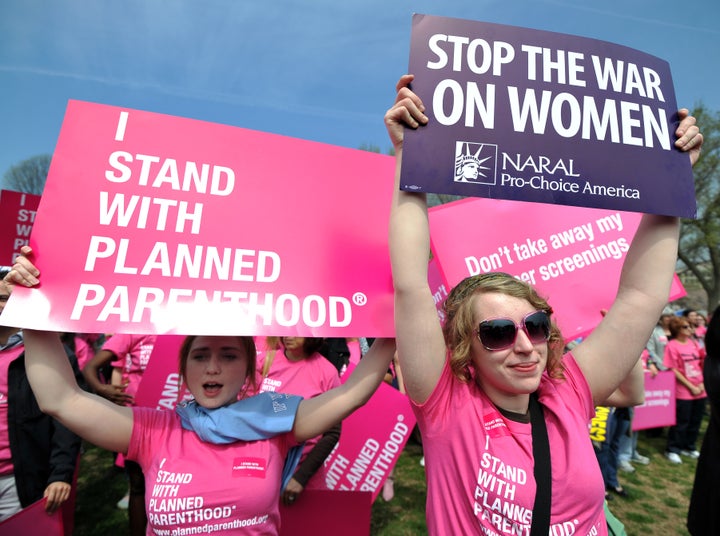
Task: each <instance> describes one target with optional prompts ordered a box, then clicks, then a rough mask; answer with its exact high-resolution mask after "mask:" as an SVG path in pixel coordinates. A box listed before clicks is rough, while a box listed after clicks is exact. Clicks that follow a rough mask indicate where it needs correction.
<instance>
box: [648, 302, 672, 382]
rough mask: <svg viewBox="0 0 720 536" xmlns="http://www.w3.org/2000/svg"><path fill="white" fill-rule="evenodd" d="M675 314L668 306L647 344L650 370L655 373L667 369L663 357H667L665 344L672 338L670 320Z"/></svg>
mask: <svg viewBox="0 0 720 536" xmlns="http://www.w3.org/2000/svg"><path fill="white" fill-rule="evenodd" d="M674 316H675V313H673V310H672V309H671V308H670V307H669V306H666V307H665V308H664V309H663V312H662V314H661V315H660V319H659V320H658V323H657V325H656V326H655V327H654V328H653V332H652V334H651V335H650V338H649V339H648V343H647V345H646V346H645V348H646V350H647V351H648V370H649V371H650V372H651V373H653V375H654V374H657V373H658V372H659V371H661V370H667V369H666V368H665V365H663V359H664V358H665V346H666V345H667V343H668V340H670V320H671V319H672V318H673V317H674Z"/></svg>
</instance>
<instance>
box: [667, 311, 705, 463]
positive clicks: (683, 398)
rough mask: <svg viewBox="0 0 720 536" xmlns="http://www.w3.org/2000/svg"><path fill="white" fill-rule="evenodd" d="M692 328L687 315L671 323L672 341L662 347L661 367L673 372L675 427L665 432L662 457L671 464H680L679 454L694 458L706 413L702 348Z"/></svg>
mask: <svg viewBox="0 0 720 536" xmlns="http://www.w3.org/2000/svg"><path fill="white" fill-rule="evenodd" d="M693 331H694V328H693V326H692V325H691V324H690V322H689V320H688V317H687V316H679V317H674V318H673V319H672V320H670V334H671V335H672V339H671V340H670V341H669V342H668V343H667V346H665V359H664V362H663V363H664V365H665V366H666V367H667V368H668V369H670V370H672V371H673V372H674V373H675V380H676V381H675V425H674V426H671V427H670V430H669V432H668V440H667V447H666V449H665V457H666V458H667V459H668V460H669V461H670V462H671V463H676V464H678V463H682V459H681V458H680V455H683V456H686V457H689V458H697V457H699V456H700V453H699V452H698V450H697V449H696V448H695V444H696V442H697V438H698V434H699V432H700V425H701V424H702V419H703V415H704V414H705V402H706V398H707V394H706V393H705V384H704V381H703V361H704V360H705V348H704V347H703V346H700V344H698V342H697V341H696V340H695V337H694V336H693Z"/></svg>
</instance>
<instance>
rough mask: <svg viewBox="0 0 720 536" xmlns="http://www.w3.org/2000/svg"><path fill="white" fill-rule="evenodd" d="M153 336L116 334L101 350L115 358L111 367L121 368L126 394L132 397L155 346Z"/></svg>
mask: <svg viewBox="0 0 720 536" xmlns="http://www.w3.org/2000/svg"><path fill="white" fill-rule="evenodd" d="M155 338H156V337H155V335H128V334H124V333H118V334H116V335H113V336H112V337H110V338H109V339H108V340H107V341H106V342H105V344H103V347H102V349H103V350H108V351H110V352H112V353H113V354H115V355H116V356H117V360H116V361H113V363H112V365H113V367H118V368H122V379H123V382H128V386H127V389H126V390H125V391H126V392H128V393H130V394H131V395H134V394H135V393H137V389H138V386H139V385H140V381H141V380H142V374H143V372H145V368H146V367H147V364H148V361H150V354H152V351H153V346H154V345H155Z"/></svg>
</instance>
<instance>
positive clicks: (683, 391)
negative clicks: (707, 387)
mask: <svg viewBox="0 0 720 536" xmlns="http://www.w3.org/2000/svg"><path fill="white" fill-rule="evenodd" d="M704 362H705V348H703V347H702V346H700V345H699V344H698V343H697V342H695V341H694V340H693V339H688V340H687V341H685V342H684V343H681V342H680V341H678V340H677V339H671V340H670V341H668V343H667V346H666V347H665V357H664V359H663V365H665V366H666V367H667V368H670V369H675V370H677V371H678V372H680V373H681V374H682V375H683V376H685V377H686V378H687V379H688V380H689V381H690V383H692V384H693V385H700V384H701V383H703V363H704ZM706 396H707V394H706V393H705V392H704V391H703V392H702V393H700V394H699V395H694V394H692V393H691V392H690V389H688V388H687V387H685V386H684V385H683V384H682V383H680V382H679V381H677V380H676V381H675V398H676V399H678V400H696V399H699V398H705V397H706Z"/></svg>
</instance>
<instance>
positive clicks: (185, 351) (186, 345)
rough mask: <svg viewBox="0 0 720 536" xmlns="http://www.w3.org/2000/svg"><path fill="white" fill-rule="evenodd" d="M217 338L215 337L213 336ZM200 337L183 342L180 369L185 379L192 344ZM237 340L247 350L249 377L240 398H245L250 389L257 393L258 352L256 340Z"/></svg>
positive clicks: (246, 338)
mask: <svg viewBox="0 0 720 536" xmlns="http://www.w3.org/2000/svg"><path fill="white" fill-rule="evenodd" d="M213 336H215V335H213ZM198 337H199V335H188V336H187V337H185V340H184V341H183V343H182V345H181V346H180V355H179V367H180V376H181V377H182V378H185V373H186V371H187V360H188V357H189V356H190V347H191V346H192V343H193V342H194V341H195V339H197V338H198ZM236 337H237V339H238V340H239V341H240V346H241V347H242V348H243V350H245V354H246V358H247V362H248V363H247V376H246V379H245V387H243V390H242V395H241V397H240V398H243V397H244V396H245V394H246V393H247V392H248V389H249V390H250V392H251V393H253V394H254V393H255V392H257V377H256V370H255V360H256V359H255V358H256V355H257V350H256V349H255V339H254V338H253V337H250V336H240V335H237V336H236Z"/></svg>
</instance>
